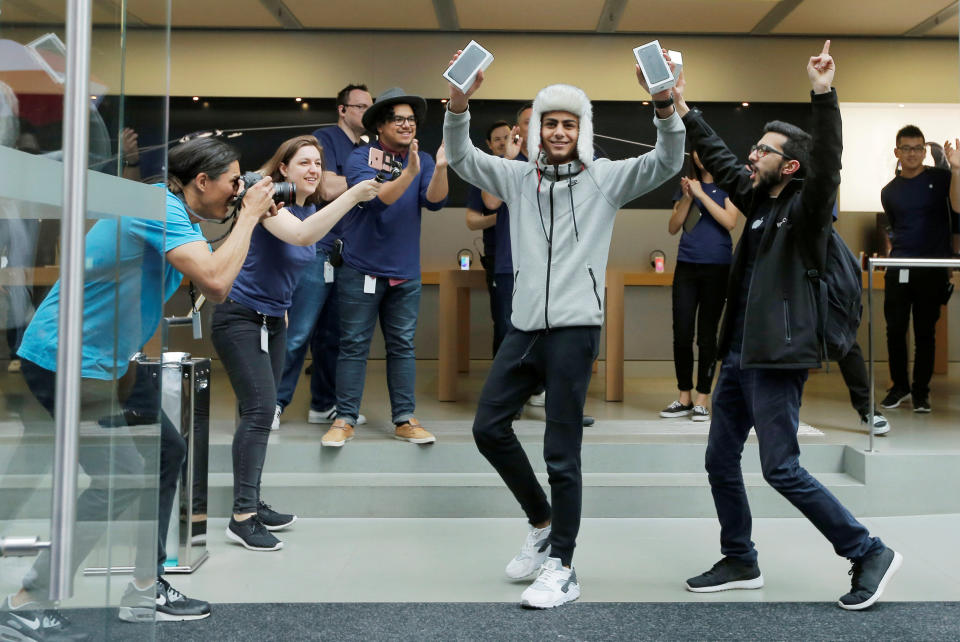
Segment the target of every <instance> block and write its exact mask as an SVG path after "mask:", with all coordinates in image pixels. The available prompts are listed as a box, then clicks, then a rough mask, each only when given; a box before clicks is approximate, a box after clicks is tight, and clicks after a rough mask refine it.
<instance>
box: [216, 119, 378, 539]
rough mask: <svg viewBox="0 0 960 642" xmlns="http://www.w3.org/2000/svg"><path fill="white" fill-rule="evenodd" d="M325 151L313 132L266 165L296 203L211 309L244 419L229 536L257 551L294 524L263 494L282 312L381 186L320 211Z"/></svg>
mask: <svg viewBox="0 0 960 642" xmlns="http://www.w3.org/2000/svg"><path fill="white" fill-rule="evenodd" d="M322 157H323V150H322V149H321V148H320V144H319V143H318V142H317V139H316V138H314V137H313V136H296V137H294V138H291V139H289V140H286V141H284V142H283V143H282V144H281V145H280V147H279V148H278V149H277V151H276V153H274V155H273V157H272V158H271V159H270V160H268V161H267V163H266V164H265V165H264V166H263V167H262V168H261V169H260V173H261V174H262V175H263V176H268V177H270V178H271V179H272V180H273V181H275V182H279V181H286V182H291V183H293V184H294V186H295V187H296V195H295V202H294V203H290V204H288V205H285V206H284V207H283V208H282V209H281V210H280V211H279V212H278V213H277V215H276V216H274V217H271V218H269V219H264V220H263V221H262V222H261V225H260V226H259V227H258V228H257V229H256V230H255V231H254V233H253V236H252V238H251V239H250V251H249V252H248V253H247V258H246V260H245V261H244V263H243V268H242V269H241V270H240V273H239V274H238V275H237V278H236V280H235V281H234V283H233V287H232V288H231V290H230V294H229V295H228V297H227V299H226V301H224V302H223V303H220V304H219V305H217V307H216V308H215V309H214V311H213V324H212V325H213V334H212V336H211V338H212V340H213V346H214V348H215V349H216V351H217V354H218V355H219V356H220V360H221V361H222V362H223V367H224V369H225V370H226V371H227V376H228V377H229V378H230V385H231V386H232V387H233V391H234V393H235V394H236V397H237V405H238V408H239V415H240V422H239V423H238V424H237V429H236V432H235V433H234V437H233V516H232V518H231V519H230V523H229V524H228V525H227V529H226V536H227V538H228V539H230V540H232V541H234V542H237V543H239V544H241V545H243V546H244V548H247V549H249V550H253V551H276V550H279V549H281V548H283V542H281V541H280V540H279V539H277V537H276V536H274V535H273V533H272V532H271V531H277V530H281V529H283V528H286V527H287V526H289V525H291V524H292V523H293V522H295V521H296V519H297V517H296V515H292V514H286V513H279V512H277V511H275V510H273V509H272V508H270V506H269V505H268V504H266V503H265V502H264V501H263V500H262V499H261V496H260V478H261V474H262V473H263V464H264V460H265V459H266V455H267V440H268V438H269V437H270V424H271V423H272V421H273V416H274V408H275V407H276V404H277V388H276V386H277V383H278V382H279V380H280V374H281V372H282V370H283V356H284V350H285V347H286V322H285V320H284V315H285V314H286V311H287V309H288V308H289V307H290V301H291V298H292V297H293V290H294V288H295V287H296V284H297V279H298V278H299V276H300V273H301V272H302V271H303V269H304V268H305V267H306V266H307V265H309V264H310V263H311V262H312V261H313V260H314V258H315V255H316V249H315V244H316V242H317V241H318V240H320V239H321V238H323V237H324V236H325V235H326V234H327V232H329V231H330V229H331V228H332V227H333V226H334V224H336V222H337V221H339V220H340V219H341V218H342V217H343V215H344V214H346V213H347V212H348V211H349V210H350V208H352V207H353V206H354V205H356V204H357V203H359V202H362V201H368V200H370V199H371V198H373V197H374V196H376V194H377V192H379V191H380V184H379V183H377V182H375V181H372V180H369V181H362V182H359V183H357V184H355V185H354V186H353V187H352V188H351V189H349V190H347V191H346V192H344V193H343V194H342V195H341V196H340V197H339V198H337V199H336V200H335V201H334V202H333V203H330V204H329V205H327V206H326V207H324V208H323V209H321V210H319V211H317V203H318V202H319V200H320V191H319V190H320V183H321V175H322V171H323V163H322V160H321V159H322Z"/></svg>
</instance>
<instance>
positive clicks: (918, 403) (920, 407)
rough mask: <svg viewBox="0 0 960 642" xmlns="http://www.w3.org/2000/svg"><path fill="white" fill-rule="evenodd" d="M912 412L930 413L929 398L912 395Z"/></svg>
mask: <svg viewBox="0 0 960 642" xmlns="http://www.w3.org/2000/svg"><path fill="white" fill-rule="evenodd" d="M913 411H914V412H930V397H928V396H927V395H923V396H922V397H920V396H918V395H913Z"/></svg>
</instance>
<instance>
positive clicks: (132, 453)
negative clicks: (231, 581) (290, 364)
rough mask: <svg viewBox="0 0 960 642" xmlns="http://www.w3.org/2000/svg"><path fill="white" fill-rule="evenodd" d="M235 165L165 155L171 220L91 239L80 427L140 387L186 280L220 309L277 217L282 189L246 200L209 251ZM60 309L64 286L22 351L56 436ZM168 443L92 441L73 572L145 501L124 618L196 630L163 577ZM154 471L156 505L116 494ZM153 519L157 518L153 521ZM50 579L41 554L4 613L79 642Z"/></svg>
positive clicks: (164, 426) (48, 634)
mask: <svg viewBox="0 0 960 642" xmlns="http://www.w3.org/2000/svg"><path fill="white" fill-rule="evenodd" d="M238 158H239V154H238V153H237V151H236V150H235V149H233V148H232V147H231V146H230V145H228V144H227V143H225V142H223V141H222V140H219V139H216V138H212V137H210V138H194V139H192V140H190V141H187V142H185V143H181V144H179V145H177V146H175V147H173V148H172V149H171V150H170V152H169V154H168V156H167V179H166V185H165V187H166V216H165V218H164V219H160V220H154V219H141V218H133V217H121V218H119V219H112V218H110V219H104V220H100V221H98V222H96V223H95V224H94V225H93V227H92V228H91V229H90V231H89V232H87V235H86V240H85V265H87V266H89V267H88V268H87V269H86V270H85V273H84V283H83V308H84V310H83V337H84V340H83V359H82V363H81V384H80V387H81V394H80V419H81V420H82V421H92V422H96V421H98V420H100V419H101V418H102V417H104V416H108V415H110V413H112V412H114V409H115V408H116V407H117V405H118V403H120V402H124V401H125V398H126V395H127V394H128V392H129V390H130V387H131V384H132V383H133V380H134V378H135V372H134V369H133V368H130V362H129V358H130V356H131V355H133V354H135V353H137V352H139V351H140V350H141V349H142V348H143V346H144V345H145V344H146V343H147V341H148V340H149V339H150V338H151V337H152V336H153V334H154V332H155V331H156V329H157V326H158V325H159V323H160V320H161V318H162V315H163V307H162V304H163V302H165V301H166V300H168V299H169V298H170V297H171V296H172V295H173V293H174V292H175V291H176V290H177V288H178V287H179V285H180V283H181V280H182V279H183V276H184V275H185V276H187V277H188V278H189V279H190V280H191V281H192V282H193V283H194V284H195V285H196V287H197V288H198V289H199V290H200V291H201V292H202V293H203V294H204V295H205V296H206V297H207V298H209V299H211V300H213V301H222V300H223V299H224V297H225V296H226V294H227V292H229V289H230V285H231V284H232V283H233V279H234V278H235V277H236V275H237V273H238V272H239V271H240V267H241V266H242V265H243V260H244V257H245V256H246V254H247V249H248V247H249V245H250V235H251V233H252V232H253V229H254V227H255V226H256V225H257V223H258V222H259V221H260V219H261V218H262V217H264V216H270V215H272V214H274V213H275V211H276V209H275V207H274V205H273V201H272V199H271V194H272V192H273V186H272V184H271V181H270V180H264V181H262V182H261V183H259V184H258V185H256V186H254V187H253V188H252V189H250V190H249V191H248V192H247V193H246V195H245V196H244V199H243V208H242V209H241V210H240V213H239V214H238V216H237V220H236V224H235V226H234V228H233V230H232V231H231V232H230V234H229V235H228V236H227V238H226V240H225V241H224V242H223V243H222V244H221V245H220V246H219V247H218V248H217V249H216V250H215V251H212V250H211V249H210V245H209V243H208V242H207V240H206V238H205V237H204V235H203V232H202V231H201V229H200V226H199V222H200V221H211V220H224V219H226V218H227V216H228V214H229V213H230V212H231V210H232V209H233V201H234V198H235V196H236V194H237V191H238V181H239V179H240V166H239V163H238V162H237V159H238ZM163 186H164V185H163V184H160V185H158V187H163ZM59 303H60V283H59V281H58V282H57V283H56V284H55V285H54V287H53V288H52V289H51V291H50V293H49V294H48V295H47V297H46V298H45V299H44V301H43V303H42V304H41V305H40V307H39V308H38V309H37V312H36V314H35V315H34V317H33V320H32V321H31V322H30V325H29V326H28V327H27V331H26V333H25V334H24V337H23V342H22V343H21V345H20V350H19V355H20V358H21V361H22V365H21V372H22V374H23V377H24V380H25V381H26V383H27V386H28V387H29V389H30V391H31V393H32V394H33V395H34V397H36V399H37V400H38V401H39V402H40V405H41V406H42V407H43V408H44V410H45V411H46V412H47V413H48V418H47V420H46V424H47V427H49V423H50V419H49V418H50V417H52V416H53V415H54V411H55V408H54V401H55V397H56V392H55V390H56V377H57V373H56V369H57V348H58V323H59V319H58V308H59ZM121 309H122V310H123V312H122V313H120V310H121ZM134 363H135V362H134ZM126 401H129V400H126ZM38 429H39V430H41V431H42V430H45V429H47V428H46V427H45V425H44V422H43V418H32V417H30V416H29V415H28V414H27V413H25V414H24V433H25V435H31V434H42V433H38V432H37V430H38ZM51 430H52V428H51ZM31 431H33V432H31ZM159 439H160V444H159V460H160V461H159V462H157V461H156V453H155V452H154V451H155V450H156V449H155V448H144V447H143V446H144V445H146V444H149V443H150V442H149V440H144V439H138V440H136V441H134V440H132V439H130V437H129V435H128V434H127V433H124V432H116V433H115V434H114V436H112V437H111V442H110V444H109V446H108V447H105V446H103V445H102V442H101V441H100V440H99V438H97V439H96V440H93V443H90V442H91V440H90V439H83V438H81V441H80V450H79V452H80V457H79V462H80V465H81V467H82V468H83V470H84V472H85V473H86V474H87V475H88V476H89V477H90V478H91V480H92V483H91V484H90V485H89V486H88V487H87V488H86V489H85V490H84V491H83V492H82V493H80V496H79V497H78V499H77V526H78V527H77V535H76V538H75V541H74V553H73V558H72V559H73V564H74V566H75V567H77V566H79V565H80V564H81V563H82V562H83V560H84V559H85V558H86V557H87V555H88V554H89V552H90V551H91V550H92V549H93V547H94V546H95V544H96V543H97V541H98V539H99V538H100V537H102V536H103V534H104V533H105V532H106V527H107V523H108V521H109V520H115V519H118V518H119V517H120V515H121V514H122V513H123V512H124V511H125V510H127V509H128V508H129V507H131V506H132V505H134V504H136V503H137V502H139V507H140V515H139V518H138V519H139V521H138V527H139V528H140V529H145V530H147V531H148V532H149V536H147V537H138V541H137V547H136V548H137V551H136V556H137V558H136V567H135V571H134V575H133V577H134V579H133V580H132V581H131V582H130V584H129V585H128V586H127V588H126V590H125V591H124V594H123V597H122V599H121V602H120V612H119V616H120V618H121V619H123V620H127V621H131V622H140V621H144V620H145V619H152V618H154V617H156V619H157V620H192V619H199V618H204V617H207V616H208V615H209V614H210V605H209V604H208V603H206V602H204V601H202V600H197V599H191V598H188V597H186V596H185V595H183V594H182V593H180V592H179V591H177V590H176V589H174V588H173V587H171V586H170V585H169V584H168V583H167V581H166V580H165V579H164V578H163V577H162V574H163V570H164V562H165V561H166V552H165V550H164V546H165V543H166V539H167V527H168V525H169V522H170V516H171V511H172V509H173V503H174V497H175V494H176V489H177V482H178V480H179V478H180V471H181V469H182V467H183V462H184V459H185V458H186V453H187V447H186V443H185V442H184V439H183V437H182V436H181V435H180V432H179V430H178V429H177V428H176V427H175V426H174V425H173V424H172V422H170V421H169V420H164V421H161V422H160V438H159ZM138 451H139V452H138ZM11 465H12V466H14V467H16V466H23V465H27V466H30V467H31V470H29V472H31V473H33V474H36V473H37V470H36V464H35V462H33V461H31V460H30V459H29V458H15V459H14V460H12V462H11ZM151 470H153V471H158V472H153V473H152V475H157V474H158V479H157V480H156V484H157V485H158V490H156V491H154V492H156V493H157V494H156V495H154V496H153V497H152V498H151V497H149V496H148V492H149V491H151V490H153V488H152V482H150V481H148V482H147V483H146V488H144V490H143V491H139V490H137V489H136V488H128V487H123V488H114V486H113V483H112V481H111V480H112V479H115V478H116V476H118V475H121V476H122V475H128V476H129V477H128V478H129V479H131V480H135V479H138V478H139V477H142V476H147V479H148V480H149V475H151V473H150V472H149V471H151ZM12 472H17V470H16V469H14V470H13V471H12ZM23 472H27V471H23ZM149 511H158V512H154V513H153V514H152V515H150V514H148V512H149ZM154 520H156V524H157V526H156V528H157V531H156V534H157V536H158V542H157V543H156V546H157V549H156V551H157V554H156V560H146V559H144V556H152V555H153V551H154V548H153V545H154V544H153V543H152V542H151V541H148V540H152V539H153V537H154V535H153V532H154V531H153V529H152V526H153V524H154ZM49 577H50V558H49V553H48V552H44V553H42V554H41V555H40V557H38V558H37V561H36V563H35V564H34V566H33V567H32V568H31V570H30V571H29V572H28V573H27V576H26V577H25V578H24V580H23V589H22V590H21V591H20V592H19V593H17V594H16V595H13V596H10V597H9V598H8V600H7V603H6V604H5V607H8V609H9V612H10V613H11V614H13V615H11V616H10V617H23V618H27V617H28V616H29V615H30V613H31V612H32V613H33V614H35V615H36V618H37V621H38V622H41V627H40V628H39V629H37V631H38V632H39V633H42V634H43V636H44V637H42V639H77V638H75V637H69V636H68V635H67V632H66V630H65V629H66V628H67V626H66V624H65V620H63V619H62V618H60V617H59V616H57V615H56V613H54V612H52V611H51V609H52V608H53V605H52V604H51V603H50V602H49V601H47V600H46V599H45V598H46V595H47V589H48V581H49ZM21 630H22V627H21Z"/></svg>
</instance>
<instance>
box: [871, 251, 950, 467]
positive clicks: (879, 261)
mask: <svg viewBox="0 0 960 642" xmlns="http://www.w3.org/2000/svg"><path fill="white" fill-rule="evenodd" d="M878 267H905V268H911V267H943V268H960V259H897V258H879V257H870V258H869V259H868V260H867V357H868V359H869V362H870V366H869V369H868V370H867V373H868V374H869V380H870V414H869V416H868V417H867V432H868V433H869V434H870V444H869V446H868V447H867V452H873V415H874V409H875V408H876V392H874V389H873V386H874V377H873V273H874V269H875V268H878Z"/></svg>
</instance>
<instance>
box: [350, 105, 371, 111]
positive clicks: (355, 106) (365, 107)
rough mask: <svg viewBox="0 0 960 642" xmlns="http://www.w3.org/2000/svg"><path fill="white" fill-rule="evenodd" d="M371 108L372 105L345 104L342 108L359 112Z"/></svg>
mask: <svg viewBox="0 0 960 642" xmlns="http://www.w3.org/2000/svg"><path fill="white" fill-rule="evenodd" d="M372 106H373V105H347V104H345V105H344V107H353V108H355V109H359V110H360V111H367V110H368V109H370V107H372Z"/></svg>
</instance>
